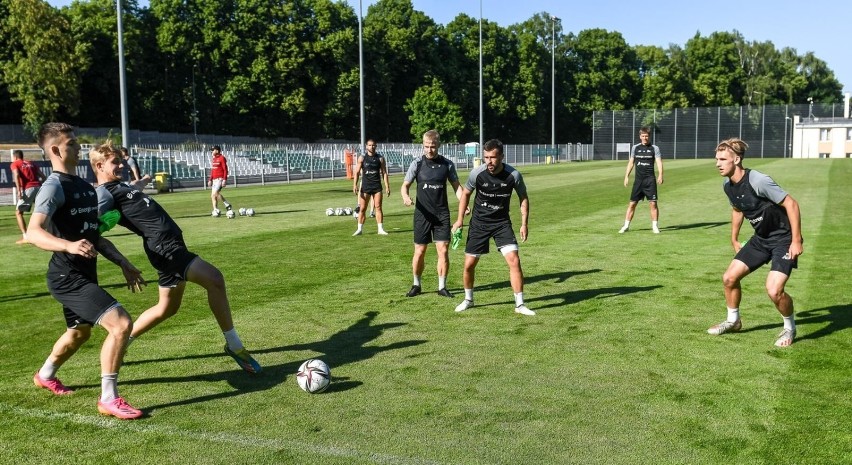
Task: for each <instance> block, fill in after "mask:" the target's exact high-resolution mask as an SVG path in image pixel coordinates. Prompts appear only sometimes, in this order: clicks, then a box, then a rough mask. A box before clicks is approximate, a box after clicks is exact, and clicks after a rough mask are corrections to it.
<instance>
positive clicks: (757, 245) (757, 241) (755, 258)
mask: <svg viewBox="0 0 852 465" xmlns="http://www.w3.org/2000/svg"><path fill="white" fill-rule="evenodd" d="M792 241H793V237H792V235H790V234H787V235H784V236H781V237H777V238H771V239H766V238H762V237H759V236H752V237H751V239H749V240H748V242H746V245H745V246H744V247H742V248H741V249H740V251H739V252H737V255H736V256H735V257H734V258H735V259H737V260H739V261H741V262H743V263H745V265H746V266H747V267H748V270H749V272H752V271H754V270H756V269H758V268H760V267H761V266H763V265H765V264H767V263H769V262H770V261H772V268H771V270H772V271H779V272H781V273H784V274H785V275H787V276H790V273H792V272H793V268H798V267H799V258H798V257H796V258H794V259H792V260H791V259H790V258H789V257H788V255H787V254H788V253H789V252H790V243H791V242H792Z"/></svg>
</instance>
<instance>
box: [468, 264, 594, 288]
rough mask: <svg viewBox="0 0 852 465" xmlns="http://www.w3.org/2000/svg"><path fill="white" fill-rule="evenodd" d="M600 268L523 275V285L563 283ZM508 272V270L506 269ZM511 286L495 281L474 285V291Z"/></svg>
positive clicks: (510, 284)
mask: <svg viewBox="0 0 852 465" xmlns="http://www.w3.org/2000/svg"><path fill="white" fill-rule="evenodd" d="M601 271H603V270H601V269H597V268H596V269H592V270H583V271H562V272H559V273H546V274H540V275H535V276H524V285H525V286H527V285H530V284H534V283H538V282H542V281H551V280H552V281H554V282H556V283H564V282H565V281H567V280H569V279H570V278H573V277H574V276H580V275H584V274H591V273H600V272H601ZM507 272H508V270H507ZM511 287H512V283H511V282H509V281H500V282H497V283H491V284H484V285H482V286H474V288H473V289H474V290H475V291H493V290H495V289H505V288H510V289H511Z"/></svg>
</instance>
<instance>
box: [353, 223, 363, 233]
mask: <svg viewBox="0 0 852 465" xmlns="http://www.w3.org/2000/svg"><path fill="white" fill-rule="evenodd" d="M363 227H364V223H358V229H357V230H356V231H355V232H358V231H360V230H361V228H363Z"/></svg>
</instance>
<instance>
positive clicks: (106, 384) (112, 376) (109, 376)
mask: <svg viewBox="0 0 852 465" xmlns="http://www.w3.org/2000/svg"><path fill="white" fill-rule="evenodd" d="M116 397H118V373H101V402H112V401H113V400H115V398H116Z"/></svg>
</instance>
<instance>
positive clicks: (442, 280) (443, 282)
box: [438, 276, 447, 291]
mask: <svg viewBox="0 0 852 465" xmlns="http://www.w3.org/2000/svg"><path fill="white" fill-rule="evenodd" d="M446 287H447V277H446V276H438V290H439V291H440V290H441V289H444V288H446Z"/></svg>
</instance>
